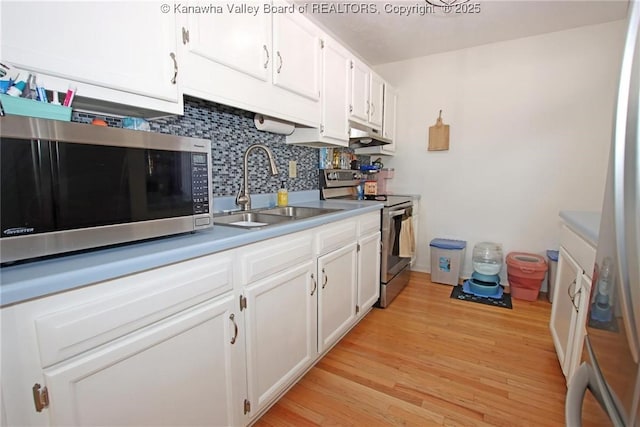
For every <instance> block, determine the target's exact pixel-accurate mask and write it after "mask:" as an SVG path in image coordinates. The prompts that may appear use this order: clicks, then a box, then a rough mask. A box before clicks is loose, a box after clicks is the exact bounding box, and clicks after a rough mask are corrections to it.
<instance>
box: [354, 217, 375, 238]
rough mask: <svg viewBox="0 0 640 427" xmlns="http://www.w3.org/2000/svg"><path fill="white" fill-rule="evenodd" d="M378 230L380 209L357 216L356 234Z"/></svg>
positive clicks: (366, 233)
mask: <svg viewBox="0 0 640 427" xmlns="http://www.w3.org/2000/svg"><path fill="white" fill-rule="evenodd" d="M376 231H380V211H376V212H372V213H368V214H366V215H362V216H361V217H359V218H358V236H360V237H362V236H365V235H368V234H371V233H375V232H376Z"/></svg>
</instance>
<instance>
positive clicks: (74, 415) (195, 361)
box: [44, 296, 245, 426]
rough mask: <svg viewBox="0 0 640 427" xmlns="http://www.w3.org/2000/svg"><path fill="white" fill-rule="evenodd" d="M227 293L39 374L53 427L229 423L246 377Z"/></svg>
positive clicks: (236, 419)
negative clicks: (46, 390) (60, 426)
mask: <svg viewBox="0 0 640 427" xmlns="http://www.w3.org/2000/svg"><path fill="white" fill-rule="evenodd" d="M236 307H237V304H236V299H235V298H233V297H232V296H227V297H223V298H220V299H216V300H214V301H211V302H206V303H204V304H201V305H199V306H197V307H194V308H193V309H189V310H185V311H184V312H183V313H181V314H179V315H177V316H172V317H169V318H167V319H165V320H163V321H161V322H158V323H157V324H156V325H153V326H151V327H148V328H143V329H141V330H139V331H137V332H135V333H133V334H130V335H128V336H126V337H123V338H122V339H118V340H115V341H113V342H111V343H110V344H108V345H105V346H103V347H99V348H97V349H95V350H93V351H90V352H87V353H85V354H82V355H80V356H78V357H75V358H72V359H69V360H68V361H66V362H63V363H60V364H58V365H54V366H53V367H51V368H49V369H46V370H45V371H44V376H45V381H46V385H47V387H48V389H49V396H50V399H51V405H50V407H49V409H48V410H49V411H50V419H51V423H52V424H54V425H73V426H88V425H111V426H130V425H140V426H143V425H145V426H151V425H232V424H239V423H240V418H239V417H240V415H239V414H240V407H241V406H242V405H241V401H242V400H241V399H242V395H243V394H244V393H243V392H241V390H240V388H241V387H242V382H243V381H244V378H243V376H242V375H243V374H242V372H243V371H244V368H245V367H244V348H241V347H242V346H241V345H239V344H241V342H242V337H239V336H238V332H237V331H238V327H240V326H241V322H240V318H239V313H238V312H236V311H234V309H235V308H236Z"/></svg>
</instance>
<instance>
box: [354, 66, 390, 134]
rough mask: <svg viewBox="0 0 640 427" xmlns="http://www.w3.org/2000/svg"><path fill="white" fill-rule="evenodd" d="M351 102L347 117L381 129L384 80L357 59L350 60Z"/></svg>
mask: <svg viewBox="0 0 640 427" xmlns="http://www.w3.org/2000/svg"><path fill="white" fill-rule="evenodd" d="M350 83H351V104H350V106H349V112H350V115H349V118H350V119H351V120H353V121H355V122H358V123H362V124H365V125H368V126H371V127H373V128H374V129H377V130H378V131H381V130H382V114H383V111H384V105H383V100H384V80H382V78H381V77H380V76H378V75H377V74H375V73H374V72H373V71H371V70H370V69H369V67H368V66H367V65H366V64H364V63H363V62H361V61H359V60H358V59H355V58H354V59H352V61H351V82H350Z"/></svg>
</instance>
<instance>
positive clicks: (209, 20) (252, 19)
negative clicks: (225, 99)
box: [179, 2, 273, 82]
mask: <svg viewBox="0 0 640 427" xmlns="http://www.w3.org/2000/svg"><path fill="white" fill-rule="evenodd" d="M195 4H196V5H197V4H199V3H195ZM219 6H220V7H222V8H223V9H222V11H223V13H220V14H213V15H206V17H203V16H201V14H188V15H187V18H186V26H182V27H181V28H180V29H179V30H180V33H181V36H182V43H183V44H185V45H187V46H188V50H189V52H190V53H191V54H192V55H197V56H200V57H202V58H204V59H205V60H209V61H214V62H217V63H219V64H222V65H225V66H227V67H229V68H231V69H233V70H235V71H238V72H240V73H244V74H247V75H249V76H252V77H255V78H257V79H259V80H262V81H265V82H266V81H269V78H270V74H271V73H270V71H271V61H272V59H273V58H272V55H271V16H270V15H267V14H264V13H257V14H256V15H253V14H252V13H249V12H247V13H240V10H236V9H235V7H239V6H234V5H233V4H232V3H228V4H227V3H220V4H219ZM245 6H246V7H256V8H259V7H260V3H252V2H248V3H246V2H245ZM252 10H253V9H252Z"/></svg>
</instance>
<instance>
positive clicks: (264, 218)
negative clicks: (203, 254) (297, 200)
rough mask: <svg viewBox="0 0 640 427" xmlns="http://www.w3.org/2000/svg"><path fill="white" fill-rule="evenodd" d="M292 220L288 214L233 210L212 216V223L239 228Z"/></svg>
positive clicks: (257, 226)
mask: <svg viewBox="0 0 640 427" xmlns="http://www.w3.org/2000/svg"><path fill="white" fill-rule="evenodd" d="M292 220H293V217H290V216H283V215H269V214H266V213H262V212H233V213H229V214H224V215H219V216H215V215H214V217H213V223H214V224H222V225H230V226H232V227H241V228H261V227H267V226H269V225H275V224H281V223H283V222H288V221H292Z"/></svg>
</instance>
